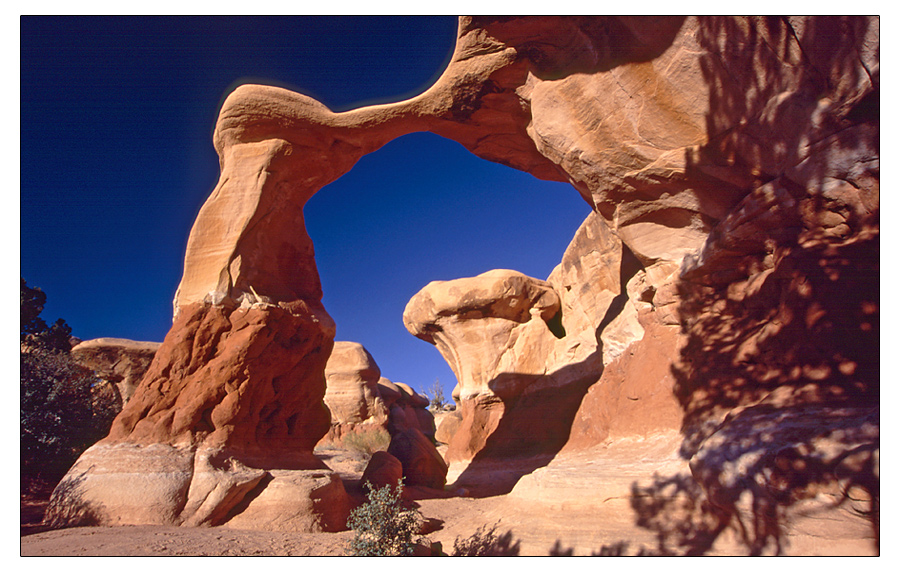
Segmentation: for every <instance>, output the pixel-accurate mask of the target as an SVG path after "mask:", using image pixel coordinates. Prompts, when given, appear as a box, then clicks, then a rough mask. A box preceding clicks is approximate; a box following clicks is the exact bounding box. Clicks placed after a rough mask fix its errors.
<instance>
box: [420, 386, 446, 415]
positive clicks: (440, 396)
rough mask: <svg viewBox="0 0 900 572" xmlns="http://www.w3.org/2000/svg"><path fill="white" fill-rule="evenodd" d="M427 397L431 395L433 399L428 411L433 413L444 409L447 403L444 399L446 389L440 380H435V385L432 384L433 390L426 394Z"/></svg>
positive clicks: (429, 403) (430, 400)
mask: <svg viewBox="0 0 900 572" xmlns="http://www.w3.org/2000/svg"><path fill="white" fill-rule="evenodd" d="M425 393H426V395H427V394H428V393H431V397H430V399H429V402H428V409H430V410H432V411H440V410H441V409H442V408H443V407H444V403H446V401H445V399H444V387H443V386H442V385H441V382H440V380H439V379H435V380H434V383H433V384H431V389H429V390H428V391H426V392H425Z"/></svg>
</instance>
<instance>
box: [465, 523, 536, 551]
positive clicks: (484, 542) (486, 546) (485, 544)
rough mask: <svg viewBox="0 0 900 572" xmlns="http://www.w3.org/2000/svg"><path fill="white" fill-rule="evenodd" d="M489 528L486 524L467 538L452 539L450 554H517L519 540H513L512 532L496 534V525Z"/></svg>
mask: <svg viewBox="0 0 900 572" xmlns="http://www.w3.org/2000/svg"><path fill="white" fill-rule="evenodd" d="M499 524H500V523H497V524H494V525H493V526H491V527H490V528H488V527H487V525H484V526H480V527H478V530H476V531H475V534H473V535H472V536H470V537H468V538H459V537H457V539H456V540H454V541H453V553H452V554H451V556H518V555H519V541H518V540H517V541H515V542H513V535H512V532H510V531H507V532H505V533H503V534H501V535H499V536H498V535H497V534H496V533H497V526H499Z"/></svg>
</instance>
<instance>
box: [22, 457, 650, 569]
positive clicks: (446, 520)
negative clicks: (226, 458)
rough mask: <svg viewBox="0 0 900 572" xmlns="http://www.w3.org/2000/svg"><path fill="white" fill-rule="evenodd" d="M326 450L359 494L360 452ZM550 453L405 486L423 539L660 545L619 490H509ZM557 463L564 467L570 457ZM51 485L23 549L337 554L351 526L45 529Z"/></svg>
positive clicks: (28, 506)
mask: <svg viewBox="0 0 900 572" xmlns="http://www.w3.org/2000/svg"><path fill="white" fill-rule="evenodd" d="M320 453H321V454H320V457H321V458H322V459H323V460H324V461H325V462H326V463H327V464H328V465H329V466H330V467H331V468H332V469H333V470H335V471H336V472H337V473H338V474H339V475H340V476H341V478H342V479H344V481H345V483H346V484H347V490H348V492H349V493H350V494H351V495H352V496H354V497H355V498H356V499H357V500H360V501H361V500H362V494H361V492H360V490H359V486H358V479H359V477H360V476H361V474H362V469H363V468H364V460H363V459H360V457H359V456H358V455H356V456H354V455H353V454H348V453H346V452H340V451H335V450H331V451H321V452H320ZM559 461H560V459H557V460H556V461H554V463H555V464H556V463H558V462H559ZM548 462H549V459H541V458H536V459H524V460H522V461H520V462H519V464H518V465H517V464H516V463H512V464H510V463H509V462H506V463H503V464H497V465H496V466H485V467H483V469H481V470H477V471H475V470H472V469H469V470H468V471H467V472H466V475H467V476H466V478H465V479H463V480H464V481H465V483H464V488H462V489H461V488H460V487H459V486H452V485H451V486H450V487H448V491H450V492H447V493H446V495H447V496H446V497H445V498H434V494H433V493H434V491H432V494H430V495H428V494H425V493H424V491H420V490H416V489H409V490H408V491H407V492H408V493H409V494H410V497H411V498H412V499H414V502H415V504H416V505H417V507H418V509H419V511H420V512H421V513H422V515H423V516H424V517H425V519H426V522H427V526H428V529H429V532H428V534H427V535H426V536H425V538H426V540H427V541H429V542H431V543H437V542H439V543H441V546H442V549H443V551H444V552H445V553H452V552H453V549H454V543H455V542H456V541H457V540H458V539H467V538H471V537H472V536H473V535H475V534H476V533H478V532H479V530H480V531H481V532H482V533H487V532H490V531H493V535H492V537H491V538H492V539H493V543H494V546H496V547H497V548H498V551H499V552H500V553H502V554H509V555H522V556H526V555H544V556H546V555H548V554H557V553H562V554H574V555H591V554H598V553H601V552H603V553H609V552H613V553H616V552H618V551H621V550H622V549H623V547H625V548H624V552H625V553H628V554H635V553H638V552H641V551H652V550H653V549H654V548H655V547H656V539H655V537H654V535H653V533H651V532H650V531H647V530H643V529H639V528H637V527H636V526H635V524H634V515H633V513H632V511H630V510H628V509H627V504H626V503H624V501H623V499H615V498H607V499H606V500H605V502H603V503H602V505H598V504H597V503H596V502H586V503H585V504H581V503H578V502H574V503H573V502H564V503H553V502H549V503H548V502H534V500H533V499H529V498H522V497H521V495H519V496H518V497H516V496H515V495H508V494H505V493H507V492H509V490H510V489H511V488H512V486H513V485H514V484H515V483H516V482H517V481H519V480H520V479H521V477H522V476H523V475H527V474H529V473H531V472H533V471H534V469H535V468H540V467H542V466H544V465H547V463H548ZM573 463H574V464H573V465H572V466H571V468H572V469H573V470H575V471H578V469H577V468H576V466H575V465H576V464H578V463H580V461H578V460H576V459H573ZM582 466H583V465H582ZM464 469H465V467H451V473H450V474H449V475H448V482H454V481H457V480H458V478H459V477H460V473H461V472H462V471H463V470H464ZM554 470H556V471H559V470H562V471H565V472H567V470H566V467H565V465H560V466H559V468H557V469H554ZM554 478H556V477H554ZM45 493H46V494H44V495H43V498H41V495H38V496H37V497H34V496H29V497H28V498H25V497H23V500H22V512H21V519H22V527H21V533H22V537H21V555H22V556H79V555H80V556H189V555H190V556H246V555H260V556H263V555H265V556H341V555H344V550H345V547H346V545H347V544H348V542H349V540H350V538H351V537H352V535H353V533H352V532H350V531H345V532H339V533H307V534H300V533H289V532H268V531H255V530H236V529H230V528H223V527H213V528H182V527H169V526H120V527H83V528H70V529H63V530H46V528H44V527H42V526H40V518H41V516H42V514H43V510H44V508H45V506H46V498H47V497H48V496H49V492H48V491H45ZM453 495H457V496H453ZM458 495H466V496H458ZM429 496H430V497H431V498H427V497H429ZM479 497H481V498H479Z"/></svg>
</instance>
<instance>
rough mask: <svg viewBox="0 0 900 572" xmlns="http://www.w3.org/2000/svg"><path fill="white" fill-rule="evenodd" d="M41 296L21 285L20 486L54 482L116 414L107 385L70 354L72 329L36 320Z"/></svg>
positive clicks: (111, 390) (100, 435) (43, 298)
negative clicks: (48, 324)
mask: <svg viewBox="0 0 900 572" xmlns="http://www.w3.org/2000/svg"><path fill="white" fill-rule="evenodd" d="M46 299H47V297H46V295H45V294H44V293H43V292H42V291H41V289H40V288H30V287H29V286H28V285H27V284H26V283H25V280H22V282H21V304H20V310H21V316H20V318H21V321H20V331H21V338H20V354H21V357H20V362H19V382H20V390H19V422H20V426H19V428H20V434H19V452H20V455H21V458H20V461H21V463H20V468H21V474H22V485H23V486H26V487H27V486H31V485H37V484H39V483H41V482H54V481H56V480H58V479H59V478H61V477H62V475H63V474H65V472H66V471H67V470H68V469H69V467H70V466H72V464H73V463H74V462H75V460H76V459H77V458H78V456H79V455H80V454H81V453H82V452H84V450H85V449H87V448H88V447H90V446H91V445H93V444H94V443H95V442H97V441H98V440H100V439H102V438H103V437H105V436H106V434H107V432H109V428H110V425H111V424H112V420H113V418H114V417H115V415H116V413H117V412H118V407H119V402H118V401H117V393H116V391H115V388H114V387H112V386H111V384H110V383H108V382H106V381H103V380H101V379H98V378H97V376H96V375H95V374H94V372H92V371H90V370H89V369H87V368H85V367H82V366H80V365H79V364H77V363H76V362H75V360H74V359H73V358H72V356H71V355H70V354H69V349H70V348H71V344H70V342H69V334H70V333H71V328H69V326H68V325H67V324H66V323H65V321H63V320H61V319H60V320H57V321H56V323H55V324H54V325H53V326H50V327H48V326H47V324H46V323H45V322H44V321H43V320H42V319H41V318H40V317H39V316H40V313H41V311H42V310H43V308H44V303H45V301H46Z"/></svg>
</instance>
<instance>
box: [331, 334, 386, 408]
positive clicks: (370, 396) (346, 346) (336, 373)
mask: <svg viewBox="0 0 900 572" xmlns="http://www.w3.org/2000/svg"><path fill="white" fill-rule="evenodd" d="M379 379H381V370H380V369H378V364H376V363H375V360H374V359H373V358H372V356H371V354H369V352H368V351H366V348H364V347H363V346H362V345H361V344H358V343H355V342H335V343H334V349H332V350H331V357H329V358H328V362H327V363H326V364H325V386H326V389H325V405H327V406H328V409H329V410H330V411H331V422H332V424H334V423H362V422H364V421H366V420H367V419H378V418H384V417H385V416H386V415H387V410H386V409H385V407H384V402H383V400H381V399H380V396H379V395H378V380H379Z"/></svg>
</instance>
